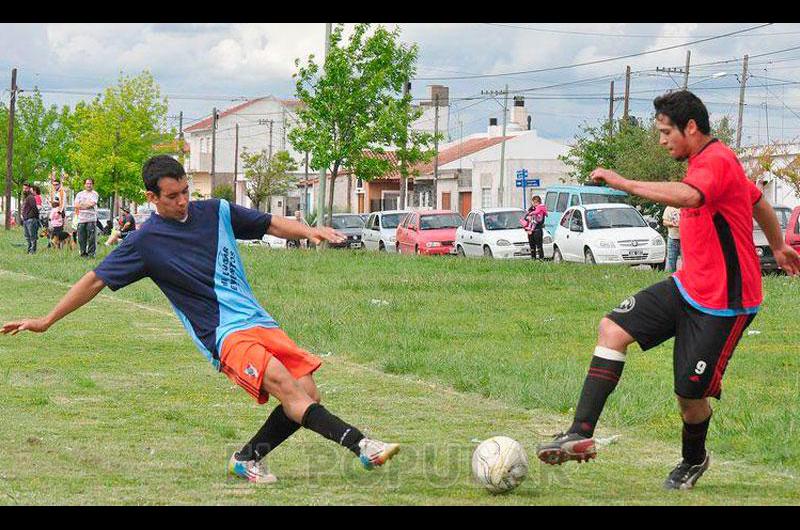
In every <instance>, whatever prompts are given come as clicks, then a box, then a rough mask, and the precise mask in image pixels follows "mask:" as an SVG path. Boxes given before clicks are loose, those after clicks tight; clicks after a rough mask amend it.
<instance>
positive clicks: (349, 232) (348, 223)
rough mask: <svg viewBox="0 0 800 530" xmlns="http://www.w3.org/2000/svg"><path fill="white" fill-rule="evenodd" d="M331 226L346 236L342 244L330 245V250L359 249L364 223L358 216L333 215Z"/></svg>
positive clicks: (347, 214)
mask: <svg viewBox="0 0 800 530" xmlns="http://www.w3.org/2000/svg"><path fill="white" fill-rule="evenodd" d="M331 226H332V227H333V228H334V229H335V230H338V231H339V232H341V233H343V234H344V235H346V236H347V239H346V240H345V241H343V242H342V243H330V244H329V246H330V247H331V248H361V246H362V244H361V230H362V229H363V228H364V221H363V220H362V219H361V217H360V216H359V215H357V214H354V213H335V214H333V219H332V225H331Z"/></svg>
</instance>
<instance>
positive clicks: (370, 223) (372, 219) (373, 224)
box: [367, 214, 378, 230]
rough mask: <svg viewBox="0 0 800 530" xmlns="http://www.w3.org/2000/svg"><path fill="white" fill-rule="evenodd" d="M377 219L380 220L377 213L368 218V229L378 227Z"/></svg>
mask: <svg viewBox="0 0 800 530" xmlns="http://www.w3.org/2000/svg"><path fill="white" fill-rule="evenodd" d="M377 221H378V215H377V214H372V215H370V216H369V219H367V230H374V229H377V228H378V226H377Z"/></svg>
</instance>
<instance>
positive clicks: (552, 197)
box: [544, 191, 558, 212]
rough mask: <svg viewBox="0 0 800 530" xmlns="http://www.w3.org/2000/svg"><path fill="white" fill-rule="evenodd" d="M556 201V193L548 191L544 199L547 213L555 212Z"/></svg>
mask: <svg viewBox="0 0 800 530" xmlns="http://www.w3.org/2000/svg"><path fill="white" fill-rule="evenodd" d="M556 200H558V193H556V192H555V191H548V192H547V195H545V197H544V205H545V206H547V211H548V212H555V211H556Z"/></svg>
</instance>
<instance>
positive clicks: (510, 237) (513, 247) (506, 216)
mask: <svg viewBox="0 0 800 530" xmlns="http://www.w3.org/2000/svg"><path fill="white" fill-rule="evenodd" d="M524 215H525V211H524V210H522V209H519V208H483V209H480V210H472V211H471V212H469V214H468V215H467V219H466V220H465V221H464V224H463V225H461V226H459V227H458V229H457V230H456V254H458V255H459V256H485V257H487V258H530V256H531V248H530V244H529V241H528V233H527V232H526V231H525V230H524V229H523V228H522V226H521V225H520V218H522V217H523V216H524ZM542 246H543V247H544V252H545V257H548V258H552V257H553V238H552V237H550V234H548V233H546V232H545V234H544V238H543V245H542Z"/></svg>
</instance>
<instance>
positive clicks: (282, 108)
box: [281, 106, 286, 151]
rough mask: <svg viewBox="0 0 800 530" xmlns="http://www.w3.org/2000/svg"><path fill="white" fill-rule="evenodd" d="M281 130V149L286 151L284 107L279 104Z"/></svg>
mask: <svg viewBox="0 0 800 530" xmlns="http://www.w3.org/2000/svg"><path fill="white" fill-rule="evenodd" d="M281 131H282V132H283V138H282V139H281V149H282V150H283V151H286V107H284V106H281Z"/></svg>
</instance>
